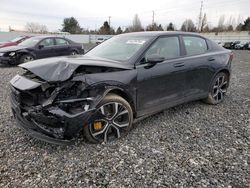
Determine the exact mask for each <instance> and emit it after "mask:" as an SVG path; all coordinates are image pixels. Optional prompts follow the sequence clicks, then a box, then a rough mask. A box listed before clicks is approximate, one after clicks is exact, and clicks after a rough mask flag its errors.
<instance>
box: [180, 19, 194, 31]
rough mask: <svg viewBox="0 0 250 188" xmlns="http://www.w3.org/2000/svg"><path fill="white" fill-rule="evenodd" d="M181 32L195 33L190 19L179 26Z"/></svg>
mask: <svg viewBox="0 0 250 188" xmlns="http://www.w3.org/2000/svg"><path fill="white" fill-rule="evenodd" d="M181 30H182V31H188V32H195V31H196V28H195V25H194V22H193V21H192V20H191V19H187V20H185V21H184V22H183V24H182V26H181Z"/></svg>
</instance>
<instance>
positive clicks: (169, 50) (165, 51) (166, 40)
mask: <svg viewBox="0 0 250 188" xmlns="http://www.w3.org/2000/svg"><path fill="white" fill-rule="evenodd" d="M151 55H158V56H160V57H164V58H165V59H172V58H176V57H179V56H180V45H179V38H178V37H161V38H159V39H157V41H156V42H155V43H154V44H153V45H152V46H150V48H149V49H148V51H147V52H146V55H145V58H146V59H147V57H148V56H151Z"/></svg>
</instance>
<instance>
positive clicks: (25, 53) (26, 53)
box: [18, 51, 36, 59]
mask: <svg viewBox="0 0 250 188" xmlns="http://www.w3.org/2000/svg"><path fill="white" fill-rule="evenodd" d="M23 55H31V56H32V57H34V59H35V58H36V55H35V54H34V53H31V52H29V51H19V52H18V59H20V58H21V57H22V56H23Z"/></svg>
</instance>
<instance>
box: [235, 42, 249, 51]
mask: <svg viewBox="0 0 250 188" xmlns="http://www.w3.org/2000/svg"><path fill="white" fill-rule="evenodd" d="M249 44H250V42H240V43H238V44H236V45H235V49H236V50H247V49H248V46H249Z"/></svg>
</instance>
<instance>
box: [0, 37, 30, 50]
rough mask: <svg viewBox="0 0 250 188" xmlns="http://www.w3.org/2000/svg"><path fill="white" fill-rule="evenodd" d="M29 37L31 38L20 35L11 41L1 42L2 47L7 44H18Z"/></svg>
mask: <svg viewBox="0 0 250 188" xmlns="http://www.w3.org/2000/svg"><path fill="white" fill-rule="evenodd" d="M28 38H30V36H20V37H17V38H14V39H12V40H10V41H6V42H0V48H3V47H7V46H16V45H18V44H19V43H21V42H23V41H24V40H26V39H28Z"/></svg>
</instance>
